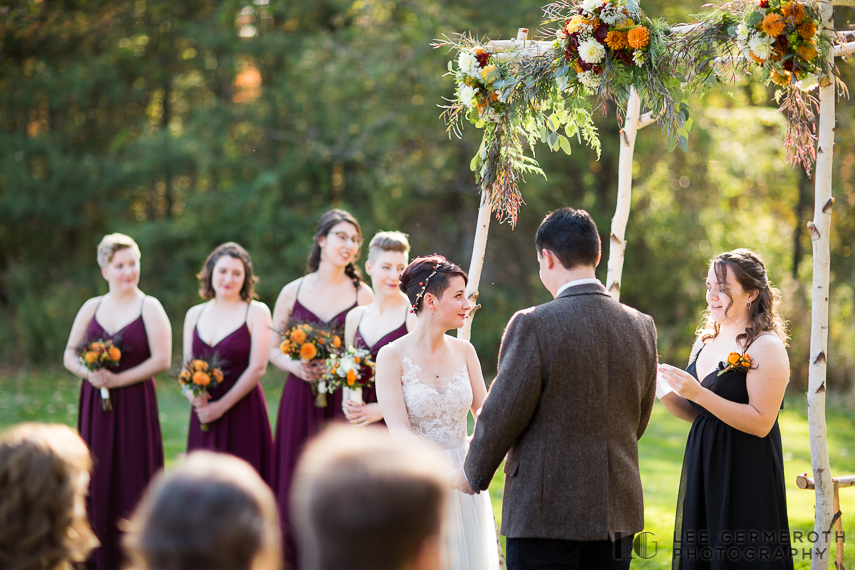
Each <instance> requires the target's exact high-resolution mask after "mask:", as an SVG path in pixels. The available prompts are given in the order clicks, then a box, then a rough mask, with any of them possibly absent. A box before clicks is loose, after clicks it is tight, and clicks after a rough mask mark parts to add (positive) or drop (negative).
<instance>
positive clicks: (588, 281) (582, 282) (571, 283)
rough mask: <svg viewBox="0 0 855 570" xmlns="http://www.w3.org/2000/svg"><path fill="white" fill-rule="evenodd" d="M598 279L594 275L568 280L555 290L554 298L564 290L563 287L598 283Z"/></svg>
mask: <svg viewBox="0 0 855 570" xmlns="http://www.w3.org/2000/svg"><path fill="white" fill-rule="evenodd" d="M599 282H600V280H599V279H597V278H596V277H590V278H588V279H576V280H574V281H568V282H567V283H565V284H564V285H562V286H561V287H559V288H558V291H556V292H555V298H556V299H557V298H558V297H559V296H560V295H561V293H563V292H564V290H565V289H569V288H570V287H575V286H576V285H589V284H592V283H599Z"/></svg>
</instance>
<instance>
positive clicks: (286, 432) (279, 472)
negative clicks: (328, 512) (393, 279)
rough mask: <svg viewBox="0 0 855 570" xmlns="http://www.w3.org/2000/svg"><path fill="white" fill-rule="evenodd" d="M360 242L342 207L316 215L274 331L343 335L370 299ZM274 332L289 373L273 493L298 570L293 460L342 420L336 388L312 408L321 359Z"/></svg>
mask: <svg viewBox="0 0 855 570" xmlns="http://www.w3.org/2000/svg"><path fill="white" fill-rule="evenodd" d="M361 245H362V229H361V228H360V227H359V222H357V221H356V218H354V217H353V216H352V215H350V214H349V213H348V212H345V211H344V210H330V211H328V212H326V213H324V215H323V216H321V219H320V221H319V222H318V229H317V231H316V232H315V236H314V245H313V247H312V252H311V253H310V254H309V258H308V260H307V262H306V268H307V274H306V275H305V276H304V277H301V278H300V279H297V280H296V281H292V282H291V283H289V284H288V285H286V286H285V287H283V288H282V291H281V292H280V293H279V298H278V299H277V300H276V306H275V307H274V309H273V323H274V327H276V328H277V329H278V330H284V329H285V328H286V327H289V326H292V325H294V324H300V323H308V324H310V325H323V326H325V327H329V328H331V329H332V330H333V332H334V333H335V334H337V335H339V336H342V335H343V334H344V320H345V316H346V315H347V313H348V311H350V310H351V309H353V308H354V307H356V306H359V305H367V304H369V303H371V301H372V300H373V299H374V294H373V293H372V291H371V288H370V287H368V285H366V284H365V283H363V282H362V274H361V273H360V271H359V268H358V267H357V266H356V261H357V260H358V259H359V248H360V247H361ZM280 340H281V339H280V338H279V335H277V334H274V335H271V338H270V344H269V352H268V355H269V358H270V362H271V363H273V365H274V366H276V367H277V368H279V369H281V370H284V371H286V372H288V373H289V375H288V379H287V380H286V381H285V387H284V388H283V390H282V400H281V402H280V404H279V413H278V417H277V419H276V454H275V461H274V466H273V491H274V492H275V493H276V495H277V497H278V501H279V516H280V518H281V522H282V532H283V536H284V542H283V546H284V551H285V568H286V570H290V569H291V568H299V565H298V553H297V552H296V546H295V543H294V531H293V527H292V525H291V523H290V521H289V518H288V512H289V493H290V489H291V480H292V478H293V475H294V469H295V468H296V467H297V459H298V457H299V455H300V452H301V451H302V450H303V448H304V447H305V445H306V442H307V441H308V440H309V439H311V438H312V437H314V436H315V435H317V434H318V433H319V432H320V431H321V430H322V429H323V427H324V426H325V425H326V424H327V423H329V422H331V421H334V420H340V421H344V419H345V418H344V414H343V413H342V410H341V392H336V393H334V394H330V395H329V396H328V404H327V406H326V407H322V408H319V407H316V406H315V397H314V395H313V393H312V386H311V384H313V383H316V382H317V381H318V378H319V377H320V375H321V373H322V372H323V362H321V361H314V362H309V363H306V362H302V361H300V360H291V359H290V358H289V357H288V356H286V355H285V354H283V353H282V351H281V350H280V349H279V343H280Z"/></svg>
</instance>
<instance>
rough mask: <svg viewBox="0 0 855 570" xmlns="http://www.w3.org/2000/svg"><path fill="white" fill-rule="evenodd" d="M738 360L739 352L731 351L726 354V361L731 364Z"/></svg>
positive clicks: (734, 364) (733, 364)
mask: <svg viewBox="0 0 855 570" xmlns="http://www.w3.org/2000/svg"><path fill="white" fill-rule="evenodd" d="M738 362H739V353H738V352H731V353H730V354H729V355H727V363H728V364H730V365H731V366H736V364H737V363H738Z"/></svg>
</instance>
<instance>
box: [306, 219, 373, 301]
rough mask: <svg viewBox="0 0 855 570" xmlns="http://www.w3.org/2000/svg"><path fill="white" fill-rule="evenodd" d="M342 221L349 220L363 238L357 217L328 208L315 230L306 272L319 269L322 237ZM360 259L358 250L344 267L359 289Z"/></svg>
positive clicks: (360, 278) (360, 277)
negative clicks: (358, 265) (358, 263)
mask: <svg viewBox="0 0 855 570" xmlns="http://www.w3.org/2000/svg"><path fill="white" fill-rule="evenodd" d="M341 222H347V223H349V224H350V225H352V226H353V227H354V228H356V233H357V234H358V235H359V239H360V240H362V228H361V227H360V226H359V222H357V221H356V218H354V217H353V216H352V215H351V214H350V213H349V212H346V211H344V210H339V209H337V208H336V209H333V210H327V211H326V212H324V215H322V216H321V219H320V220H319V221H318V231H316V232H315V236H314V238H313V239H314V241H315V245H314V246H312V252H311V253H309V257H308V259H306V273H314V272H315V271H317V270H318V267H320V265H321V244H320V239H321V238H322V237H324V236H326V235H327V234H329V233H330V230H331V229H332V228H333V226H335V225H336V224H339V223H341ZM358 260H359V251H358V250H357V252H356V255H354V256H353V261H351V262H350V263H348V264H347V266H346V267H345V268H344V273H345V275H347V276H348V277H350V280H351V281H353V286H354V287H356V288H357V289H359V284H360V283H361V282H362V272H361V271H360V270H359V267H357V266H356V263H355V262H356V261H358Z"/></svg>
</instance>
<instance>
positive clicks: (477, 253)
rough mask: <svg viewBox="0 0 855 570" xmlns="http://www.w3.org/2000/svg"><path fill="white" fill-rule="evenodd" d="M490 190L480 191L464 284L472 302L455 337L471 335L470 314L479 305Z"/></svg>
mask: <svg viewBox="0 0 855 570" xmlns="http://www.w3.org/2000/svg"><path fill="white" fill-rule="evenodd" d="M491 204H492V200H491V196H490V190H486V191H484V192H482V193H481V207H480V208H478V223H477V225H476V226H475V243H474V244H473V245H472V261H470V262H469V282H468V284H467V285H466V298H467V299H469V300H470V301H471V302H472V309H470V311H469V314H468V315H467V317H466V320H465V321H463V326H462V327H460V328H459V329H457V338H462V339H463V340H469V339H470V338H471V337H472V316H473V315H474V314H475V311H477V310H478V308H479V307H480V305H476V304H475V303H476V302H477V301H478V286H479V284H480V283H481V269H482V268H483V267H484V255H485V254H486V253H487V233H488V232H489V231H490V217H491V216H492V214H493V209H492V207H491Z"/></svg>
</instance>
